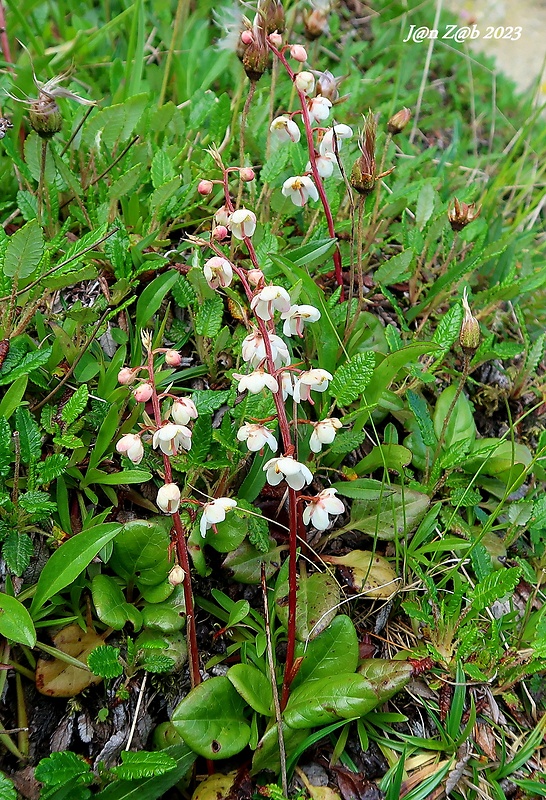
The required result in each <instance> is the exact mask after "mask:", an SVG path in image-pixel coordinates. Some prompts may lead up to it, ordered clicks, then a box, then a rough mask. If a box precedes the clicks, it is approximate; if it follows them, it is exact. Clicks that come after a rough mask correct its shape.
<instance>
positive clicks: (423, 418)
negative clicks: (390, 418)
mask: <svg viewBox="0 0 546 800" xmlns="http://www.w3.org/2000/svg"><path fill="white" fill-rule="evenodd" d="M406 397H407V399H408V405H409V407H410V408H411V410H412V411H413V415H414V417H415V419H416V420H417V425H418V426H419V431H420V432H421V437H422V439H423V443H424V444H425V445H426V447H434V446H435V445H436V441H437V440H436V434H435V433H434V425H433V424H432V419H431V417H430V412H429V410H428V405H427V403H426V400H424V399H423V398H422V397H421V395H420V394H417V393H416V392H414V391H412V390H411V389H408V391H407V392H406Z"/></svg>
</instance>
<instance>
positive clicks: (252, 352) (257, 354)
mask: <svg viewBox="0 0 546 800" xmlns="http://www.w3.org/2000/svg"><path fill="white" fill-rule="evenodd" d="M269 343H270V345H271V355H272V357H273V364H274V366H275V369H280V368H281V366H285V367H286V366H288V364H289V363H290V353H289V352H288V348H287V346H286V343H285V342H284V341H283V340H282V339H281V337H280V336H277V335H276V334H274V333H270V334H269ZM242 356H243V360H244V361H248V362H249V363H250V365H251V366H252V367H257V366H258V365H259V364H260V363H261V362H262V361H263V360H264V358H265V357H266V351H265V344H264V340H263V336H262V335H261V333H259V332H258V331H254V333H250V334H249V335H248V336H247V337H246V338H245V339H243V346H242Z"/></svg>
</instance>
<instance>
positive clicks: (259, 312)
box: [250, 286, 290, 322]
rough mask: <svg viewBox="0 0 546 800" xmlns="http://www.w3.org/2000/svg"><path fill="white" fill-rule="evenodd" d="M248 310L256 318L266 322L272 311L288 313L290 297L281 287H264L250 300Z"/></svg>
mask: <svg viewBox="0 0 546 800" xmlns="http://www.w3.org/2000/svg"><path fill="white" fill-rule="evenodd" d="M250 308H251V309H252V310H253V311H254V313H255V314H256V316H257V317H260V319H263V320H264V321H265V322H268V321H269V320H270V319H273V313H274V311H288V309H289V308H290V295H289V294H288V292H287V291H286V289H283V288H282V286H264V288H263V289H261V290H260V291H259V292H258V293H257V294H255V295H254V297H253V298H252V300H251V303H250Z"/></svg>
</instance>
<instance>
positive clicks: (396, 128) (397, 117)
mask: <svg viewBox="0 0 546 800" xmlns="http://www.w3.org/2000/svg"><path fill="white" fill-rule="evenodd" d="M410 119H411V111H410V110H409V108H402V109H400V111H397V112H396V114H393V116H392V117H391V118H390V120H389V121H388V123H387V130H388V132H389V133H392V135H393V136H394V135H395V134H397V133H401V132H402V131H403V130H404V128H405V127H406V125H407V124H408V122H409V121H410Z"/></svg>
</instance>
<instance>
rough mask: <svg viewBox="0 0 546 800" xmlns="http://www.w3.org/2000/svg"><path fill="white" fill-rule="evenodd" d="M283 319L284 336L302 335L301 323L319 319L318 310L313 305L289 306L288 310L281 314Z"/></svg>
mask: <svg viewBox="0 0 546 800" xmlns="http://www.w3.org/2000/svg"><path fill="white" fill-rule="evenodd" d="M281 319H283V320H284V325H283V327H282V332H283V333H284V335H285V336H288V337H290V336H301V337H303V323H304V322H317V321H318V320H319V319H320V311H319V310H318V308H315V307H314V306H306V305H302V306H290V308H289V309H288V311H285V312H284V313H283V314H281Z"/></svg>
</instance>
